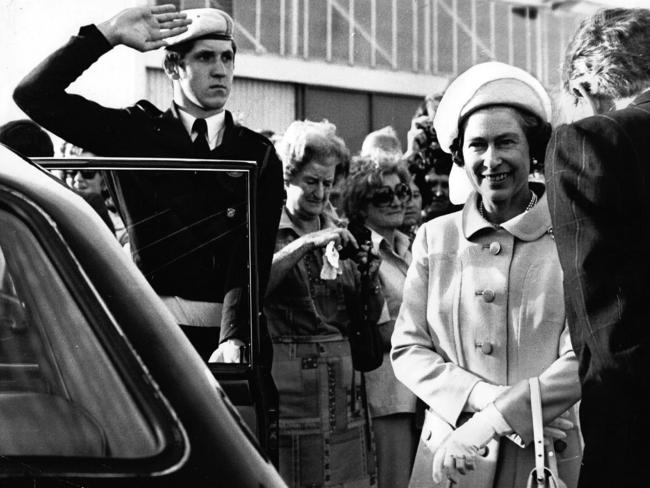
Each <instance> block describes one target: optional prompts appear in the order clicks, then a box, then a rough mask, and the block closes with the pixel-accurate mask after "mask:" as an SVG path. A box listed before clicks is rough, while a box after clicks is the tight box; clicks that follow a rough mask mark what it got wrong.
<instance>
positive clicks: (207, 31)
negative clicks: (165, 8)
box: [167, 8, 234, 46]
mask: <svg viewBox="0 0 650 488" xmlns="http://www.w3.org/2000/svg"><path fill="white" fill-rule="evenodd" d="M183 13H185V14H187V18H188V19H190V20H191V21H192V23H191V24H190V25H188V26H187V30H186V31H185V32H183V33H182V34H179V35H177V36H174V37H170V38H169V39H168V40H167V46H174V45H176V44H180V43H182V42H186V41H191V40H194V39H199V38H201V39H205V38H207V39H219V40H223V41H231V40H232V33H233V28H234V22H233V20H232V17H231V16H230V15H228V14H227V13H226V12H224V11H223V10H219V9H216V8H192V9H188V10H183Z"/></svg>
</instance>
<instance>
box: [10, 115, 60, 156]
mask: <svg viewBox="0 0 650 488" xmlns="http://www.w3.org/2000/svg"><path fill="white" fill-rule="evenodd" d="M0 143H2V144H4V145H5V146H8V147H10V148H11V149H13V150H14V151H17V152H19V153H20V154H22V155H23V156H27V157H32V158H48V157H52V156H54V146H53V144H52V139H50V136H49V135H48V134H47V132H45V131H44V130H43V129H41V126H40V125H38V124H37V123H36V122H32V121H31V120H27V119H20V120H12V121H11V122H7V123H6V124H4V125H2V126H0Z"/></svg>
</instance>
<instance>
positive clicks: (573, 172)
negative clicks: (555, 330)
mask: <svg viewBox="0 0 650 488" xmlns="http://www.w3.org/2000/svg"><path fill="white" fill-rule="evenodd" d="M546 178H547V180H548V197H549V207H550V210H551V217H552V221H553V232H554V234H555V237H556V243H557V246H558V252H559V256H560V262H561V265H562V268H563V271H564V290H565V298H566V310H567V319H568V321H569V327H570V329H571V339H572V342H573V348H574V350H575V352H576V354H577V355H578V357H579V360H580V377H581V382H582V403H581V411H580V416H581V424H582V433H583V435H584V439H585V452H584V459H583V467H582V471H581V474H580V485H579V486H581V487H584V488H586V487H590V488H591V487H601V486H602V487H605V486H607V487H609V486H617V487H624V486H630V487H631V486H647V485H648V481H647V480H648V470H647V466H646V464H647V459H648V455H647V444H648V439H649V438H650V415H648V405H647V402H646V398H647V397H648V393H649V392H650V253H649V251H648V246H649V244H650V236H649V234H650V92H646V93H645V94H642V95H641V96H640V97H638V98H637V99H636V100H635V101H634V102H633V103H632V104H631V105H629V106H628V107H626V108H625V109H622V110H618V111H614V112H609V113H606V114H602V115H596V116H593V117H588V118H585V119H583V120H580V121H578V122H575V123H573V124H570V125H563V126H560V127H559V128H558V129H557V130H556V131H555V132H554V134H553V137H552V139H551V141H550V143H549V146H548V150H547V154H546Z"/></svg>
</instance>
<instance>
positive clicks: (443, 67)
mask: <svg viewBox="0 0 650 488" xmlns="http://www.w3.org/2000/svg"><path fill="white" fill-rule="evenodd" d="M232 13H233V17H234V18H235V22H236V24H237V36H238V39H237V40H238V44H239V46H240V48H241V49H243V50H244V51H252V52H256V53H259V54H264V53H273V54H278V55H280V56H285V57H292V58H302V59H308V60H313V59H317V60H322V61H327V62H330V63H339V64H347V65H351V66H362V67H370V68H377V69H388V70H398V71H409V72H415V73H422V74H434V75H444V76H453V75H455V74H457V73H459V72H460V71H463V70H464V69H466V68H468V67H469V66H471V65H472V64H475V63H477V62H481V61H487V60H494V59H496V60H499V61H504V62H507V63H510V64H515V65H517V66H520V67H521V68H524V69H526V70H528V71H530V72H531V73H533V74H535V75H536V76H537V77H538V78H539V79H540V80H541V81H542V82H543V83H544V84H546V85H549V84H552V83H554V82H555V81H556V78H557V67H558V66H559V64H560V61H561V53H562V52H563V50H564V48H565V46H566V43H567V36H568V35H569V34H570V33H571V32H572V31H573V29H574V26H575V24H576V23H577V22H578V20H579V17H578V16H577V15H576V14H572V13H568V12H558V11H551V10H549V9H546V8H540V7H534V6H525V5H520V4H517V3H508V2H503V1H498V0H363V1H361V0H264V1H262V0H237V1H236V2H232Z"/></svg>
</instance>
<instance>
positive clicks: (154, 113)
mask: <svg viewBox="0 0 650 488" xmlns="http://www.w3.org/2000/svg"><path fill="white" fill-rule="evenodd" d="M135 107H136V108H137V109H139V110H142V112H144V113H145V115H147V116H148V117H151V118H158V117H160V116H162V114H163V112H162V111H161V110H160V109H159V108H158V107H156V106H155V105H154V104H153V103H151V102H150V101H149V100H140V101H139V102H138V103H136V104H135Z"/></svg>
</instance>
